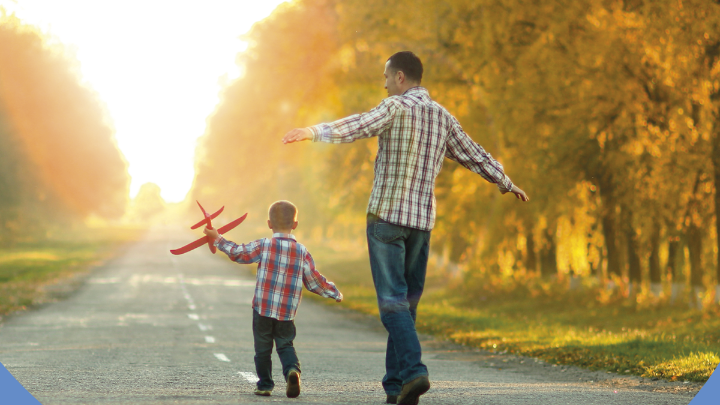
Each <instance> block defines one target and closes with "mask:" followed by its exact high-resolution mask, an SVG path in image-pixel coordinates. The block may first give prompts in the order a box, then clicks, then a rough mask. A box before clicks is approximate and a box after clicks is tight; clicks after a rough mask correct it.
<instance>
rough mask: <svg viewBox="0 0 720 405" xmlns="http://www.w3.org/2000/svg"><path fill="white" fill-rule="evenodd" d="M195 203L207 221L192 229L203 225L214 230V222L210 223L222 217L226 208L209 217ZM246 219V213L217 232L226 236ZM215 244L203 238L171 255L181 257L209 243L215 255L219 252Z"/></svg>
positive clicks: (172, 251)
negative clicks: (219, 216)
mask: <svg viewBox="0 0 720 405" xmlns="http://www.w3.org/2000/svg"><path fill="white" fill-rule="evenodd" d="M195 202H196V203H197V205H198V206H199V207H200V210H202V213H203V215H204V216H205V219H203V220H202V221H200V222H198V223H197V224H195V225H193V226H192V227H190V229H197V228H199V227H201V226H203V225H206V224H207V227H208V228H210V229H213V227H212V222H210V221H211V220H212V219H213V218H216V217H217V216H218V215H220V213H221V212H222V211H223V209H225V207H224V206H223V207H220V209H219V210H217V212H215V213H213V214H212V215H208V213H207V212H205V208H203V206H202V205H200V202H199V201H195ZM246 217H247V213H246V214H245V215H243V216H241V217H240V218H238V219H236V220H234V221H232V222H230V223H229V224H227V225H225V226H221V227H220V228H218V230H217V231H218V233H219V234H221V235H222V234H224V233H225V232H227V231H230V230H232V229H233V228H235V227H236V226H238V225H240V224H241V223H242V222H243V221H244V220H245V218H246ZM213 242H214V241H212V240H210V237H208V236H203V237H202V238H200V239H198V240H196V241H195V242H192V243H188V244H187V245H185V246H183V247H181V248H179V249H174V250H171V251H170V253H172V254H174V255H181V254H183V253H187V252H189V251H191V250H193V249H196V248H198V247H200V246H202V245H204V244H205V243H207V245H208V247H209V248H210V251H211V252H212V253H213V254H214V253H215V251H216V250H217V248H216V247H215V245H214V244H213Z"/></svg>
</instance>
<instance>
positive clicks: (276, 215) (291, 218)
mask: <svg viewBox="0 0 720 405" xmlns="http://www.w3.org/2000/svg"><path fill="white" fill-rule="evenodd" d="M297 214H298V209H297V207H296V206H295V204H293V203H291V202H290V201H285V200H280V201H275V202H274V203H272V205H270V209H269V210H268V217H270V222H272V224H273V227H275V228H279V229H290V228H292V226H293V225H294V224H295V221H297Z"/></svg>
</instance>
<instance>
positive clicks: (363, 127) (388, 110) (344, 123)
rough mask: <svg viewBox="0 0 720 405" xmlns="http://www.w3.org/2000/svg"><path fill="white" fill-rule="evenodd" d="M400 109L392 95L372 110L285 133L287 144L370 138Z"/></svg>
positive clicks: (386, 125)
mask: <svg viewBox="0 0 720 405" xmlns="http://www.w3.org/2000/svg"><path fill="white" fill-rule="evenodd" d="M398 109H399V103H398V102H397V100H395V99H393V98H392V97H390V98H386V99H384V100H383V101H382V102H381V103H380V105H378V106H377V107H375V108H373V109H372V110H370V111H368V112H366V113H362V114H354V115H350V116H348V117H345V118H341V119H339V120H337V121H333V122H331V123H325V124H318V125H314V126H312V127H308V128H295V129H293V130H291V131H290V132H288V133H287V134H285V136H284V137H283V139H282V142H283V143H285V144H288V143H293V142H300V141H308V140H310V141H320V142H327V143H348V142H354V141H355V140H358V139H363V138H370V137H373V136H377V135H378V134H380V133H381V132H383V131H384V130H385V129H386V128H387V127H388V126H390V124H392V120H393V117H394V116H395V113H396V112H397V111H398Z"/></svg>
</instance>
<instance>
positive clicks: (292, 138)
mask: <svg viewBox="0 0 720 405" xmlns="http://www.w3.org/2000/svg"><path fill="white" fill-rule="evenodd" d="M312 139H313V134H312V131H310V130H309V129H307V128H295V129H293V130H292V131H290V132H288V133H287V134H285V136H284V137H283V139H282V142H283V143H293V142H300V141H309V140H312Z"/></svg>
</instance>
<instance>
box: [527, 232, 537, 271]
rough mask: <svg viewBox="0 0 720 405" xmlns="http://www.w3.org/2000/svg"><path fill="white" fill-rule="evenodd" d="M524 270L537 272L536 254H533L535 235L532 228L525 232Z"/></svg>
mask: <svg viewBox="0 0 720 405" xmlns="http://www.w3.org/2000/svg"><path fill="white" fill-rule="evenodd" d="M525 268H526V269H527V270H528V271H530V272H532V273H535V272H536V271H537V254H535V235H534V234H533V231H532V228H528V229H527V231H525Z"/></svg>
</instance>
